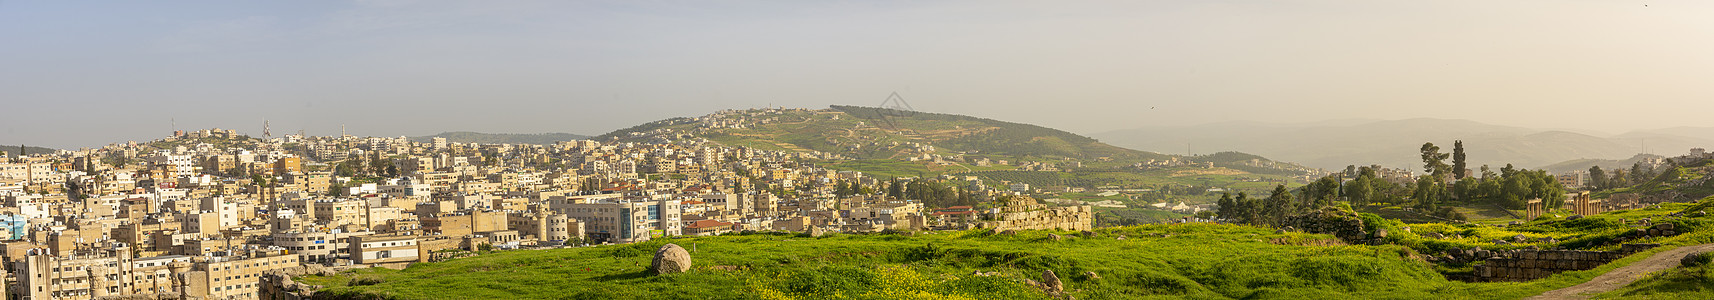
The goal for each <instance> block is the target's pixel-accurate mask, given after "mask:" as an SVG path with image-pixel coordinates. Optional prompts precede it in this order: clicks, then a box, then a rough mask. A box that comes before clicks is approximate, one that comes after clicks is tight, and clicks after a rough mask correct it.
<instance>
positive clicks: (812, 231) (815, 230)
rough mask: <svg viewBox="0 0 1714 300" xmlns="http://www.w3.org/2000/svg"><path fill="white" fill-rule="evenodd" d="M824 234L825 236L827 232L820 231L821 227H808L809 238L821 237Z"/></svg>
mask: <svg viewBox="0 0 1714 300" xmlns="http://www.w3.org/2000/svg"><path fill="white" fill-rule="evenodd" d="M825 234H827V230H825V229H821V227H819V226H810V227H809V236H811V237H821V236H822V235H825Z"/></svg>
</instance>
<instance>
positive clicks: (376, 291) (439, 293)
mask: <svg viewBox="0 0 1714 300" xmlns="http://www.w3.org/2000/svg"><path fill="white" fill-rule="evenodd" d="M1382 222H1384V221H1382ZM1397 225H1398V224H1393V225H1392V226H1397ZM1412 226H1418V227H1419V228H1420V227H1425V225H1421V224H1416V225H1412ZM1424 229H1428V230H1435V228H1424ZM1441 229H1447V228H1441ZM1463 230H1467V231H1470V233H1472V235H1476V236H1479V237H1486V236H1490V235H1500V234H1510V232H1486V231H1485V229H1477V228H1464V229H1463ZM1420 231H1421V230H1419V232H1420ZM1098 232H1099V233H1100V236H1099V237H1096V238H1077V237H1073V238H1067V240H1064V241H1051V240H1048V239H1047V238H1046V235H1047V234H1048V233H1052V232H1047V231H1026V232H1021V233H1019V234H1018V235H1016V236H1007V235H994V236H989V235H985V234H983V233H982V232H979V231H968V232H942V233H937V234H926V235H918V236H901V235H839V234H835V235H831V236H826V237H820V238H809V237H804V236H799V235H785V234H750V235H727V236H718V237H700V238H685V239H673V240H668V241H670V242H673V243H676V244H679V245H682V246H690V247H687V248H692V247H694V248H695V249H696V251H695V252H694V253H692V257H694V258H695V260H696V261H695V264H696V267H695V268H693V270H692V271H691V272H689V273H684V274H675V275H667V276H653V275H649V274H647V273H646V272H645V271H644V270H645V268H646V267H647V266H648V264H649V258H650V253H652V250H654V249H656V248H658V247H659V246H660V245H662V244H663V243H665V242H668V241H653V242H648V243H642V244H634V245H617V246H600V247H591V248H576V249H559V250H534V251H511V252H502V253H497V254H490V255H484V256H480V257H473V258H464V259H458V260H453V261H448V262H440V263H426V264H417V265H413V266H412V267H411V268H409V269H406V270H403V271H394V270H385V269H370V270H360V271H355V272H352V273H346V274H341V275H339V276H336V277H307V278H304V281H305V282H308V283H312V284H321V285H326V286H328V288H327V289H325V291H323V292H326V293H332V294H333V295H347V296H355V295H382V296H387V297H396V298H401V299H460V298H469V299H475V298H495V297H507V298H531V299H542V298H572V299H595V298H650V299H753V298H777V299H790V298H804V299H821V298H854V299H896V298H913V297H914V298H925V299H939V298H971V299H1042V298H1047V297H1048V296H1047V295H1045V294H1042V293H1039V292H1036V291H1035V290H1033V289H1031V288H1030V287H1029V286H1026V285H1024V284H1023V283H1021V281H1022V279H1032V280H1039V276H1040V274H1041V272H1042V270H1054V271H1055V272H1056V273H1058V274H1060V276H1061V279H1062V280H1064V281H1065V282H1066V286H1067V289H1068V290H1069V291H1070V292H1069V294H1070V295H1072V296H1075V297H1077V298H1078V299H1148V298H1163V297H1164V298H1197V299H1221V298H1244V299H1303V298H1315V299H1353V298H1366V299H1430V298H1454V299H1515V298H1521V297H1525V296H1529V295H1535V294H1539V293H1541V292H1543V291H1547V290H1550V289H1555V288H1561V287H1566V286H1570V285H1575V284H1577V283H1580V282H1582V281H1586V280H1588V279H1589V278H1592V277H1593V276H1595V275H1598V274H1600V273H1601V272H1603V271H1602V270H1610V269H1612V268H1616V267H1617V266H1618V265H1622V264H1610V265H1608V266H1604V267H1602V268H1601V269H1596V270H1593V271H1582V272H1567V273H1564V274H1561V275H1555V276H1554V277H1551V278H1548V279H1544V280H1538V281H1534V282H1528V283H1465V282H1456V281H1448V280H1446V279H1444V278H1443V277H1442V276H1441V275H1440V274H1438V273H1436V272H1435V266H1434V265H1431V264H1428V263H1425V262H1423V261H1421V260H1419V259H1416V258H1415V257H1418V254H1417V253H1419V251H1418V250H1417V249H1412V248H1407V247H1406V246H1399V245H1382V246H1299V245H1315V244H1324V243H1325V242H1324V241H1327V240H1331V239H1333V237H1331V236H1328V235H1316V234H1300V233H1286V234H1275V233H1274V232H1273V231H1272V230H1270V229H1266V228H1256V227H1248V226H1236V225H1214V224H1177V225H1142V226H1131V227H1119V228H1108V229H1102V230H1098ZM1060 234H1069V233H1067V232H1060ZM1540 234H1541V235H1553V234H1551V233H1540ZM1117 235H1126V236H1128V237H1129V239H1126V240H1117V239H1114V238H1113V237H1115V236H1117ZM1397 236H1409V235H1405V234H1400V235H1397ZM1477 239H1478V238H1471V242H1475V240H1477ZM1401 244H1405V245H1412V244H1413V243H1410V242H1409V241H1408V239H1407V240H1406V241H1403V242H1402V243H1401ZM1426 246H1427V245H1423V244H1422V243H1421V241H1418V243H1415V244H1414V245H1413V246H1412V247H1424V248H1426ZM1652 252H1654V251H1650V252H1649V253H1652ZM1641 257H1642V256H1633V257H1631V258H1627V259H1626V260H1629V261H1634V260H1636V259H1640V258H1641ZM1621 262H1622V263H1623V262H1626V261H1625V260H1622V261H1621ZM716 265H722V266H734V267H735V268H738V269H739V270H719V269H713V268H709V266H716ZM977 271H981V272H998V276H997V277H984V276H971V274H972V273H973V272H977ZM1089 272H1093V273H1094V274H1095V275H1096V276H1098V277H1099V278H1097V277H1096V276H1089V275H1086V274H1088V273H1089ZM354 278H366V279H368V281H371V282H373V284H367V285H359V286H349V285H347V284H348V283H351V282H353V281H352V279H354Z"/></svg>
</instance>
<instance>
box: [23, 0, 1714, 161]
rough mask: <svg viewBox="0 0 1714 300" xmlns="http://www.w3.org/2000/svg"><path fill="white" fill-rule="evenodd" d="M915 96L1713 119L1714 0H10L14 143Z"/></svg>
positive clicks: (522, 120) (1651, 122)
mask: <svg viewBox="0 0 1714 300" xmlns="http://www.w3.org/2000/svg"><path fill="white" fill-rule="evenodd" d="M1645 5H1647V6H1645ZM893 91H898V92H899V93H900V94H902V95H904V97H905V98H906V99H907V100H909V101H910V103H911V104H912V105H914V106H915V107H916V108H917V109H919V110H923V111H932V112H945V113H958V114H968V115H975V116H982V117H990V118H996V119H1002V120H1009V121H1016V122H1025V123H1034V124H1040V125H1045V126H1049V127H1056V128H1061V129H1066V130H1071V131H1075V132H1081V133H1094V132H1101V131H1107V130H1115V129H1124V128H1134V127H1142V126H1150V125H1162V124H1175V123H1208V122H1218V121H1232V120H1256V121H1266V122H1303V121H1316V120H1326V119H1349V118H1374V119H1401V118H1413V117H1436V118H1461V119H1471V120H1476V121H1481V122H1487V123H1495V124H1504V125H1517V126H1530V127H1568V128H1584V129H1594V130H1601V131H1606V132H1621V131H1626V130H1631V129H1640V128H1655V127H1671V126H1709V125H1711V124H1714V122H1711V121H1709V120H1710V118H1708V117H1707V116H1708V115H1709V112H1714V1H1567V0H1552V1H1421V0H1413V1H1374V0H1361V1H1161V2H1154V1H1117V2H1095V1H1030V2H1003V1H968V2H925V1H900V2H886V1H849V2H831V1H768V2H740V1H685V2H653V1H612V2H573V1H540V2H535V1H446V2H437V1H421V2H419V1H355V2H341V1H11V0H0V126H3V127H4V130H0V142H4V143H12V144H16V143H29V144H39V145H45V146H52V147H62V148H75V147H84V146H97V145H104V144H106V143H109V142H122V141H127V140H138V141H142V140H148V139H154V138H159V137H162V136H165V135H167V133H169V131H170V129H171V127H172V120H173V119H176V120H177V124H178V128H180V129H196V128H211V127H221V128H233V129H238V130H239V131H241V132H244V133H248V134H252V135H258V136H259V135H260V134H261V125H262V120H263V119H268V120H270V121H272V124H273V128H274V131H275V134H276V135H279V134H283V133H286V132H295V131H296V130H298V129H305V130H307V131H308V132H309V133H310V134H316V135H325V134H334V133H337V131H338V130H339V126H340V124H345V125H347V126H348V128H349V130H350V132H351V133H352V134H356V135H381V136H399V135H413V136H414V135H427V134H433V133H437V132H441V131H456V130H465V131H482V132H513V133H535V132H571V133H581V134H600V133H604V132H607V131H610V130H613V129H618V128H623V127H628V126H631V125H635V124H638V123H642V122H647V121H652V120H657V119H663V118H668V117H675V116H696V115H702V114H706V113H708V112H711V111H713V110H716V109H725V108H750V107H761V106H766V105H769V104H772V105H774V106H788V107H810V108H825V107H826V106H827V105H828V104H855V105H876V104H879V103H881V102H882V100H884V99H885V97H886V96H887V94H889V93H891V92H893ZM1151 107H1153V108H1154V109H1150V108H1151Z"/></svg>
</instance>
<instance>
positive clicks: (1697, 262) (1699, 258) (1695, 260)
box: [1678, 252, 1714, 267]
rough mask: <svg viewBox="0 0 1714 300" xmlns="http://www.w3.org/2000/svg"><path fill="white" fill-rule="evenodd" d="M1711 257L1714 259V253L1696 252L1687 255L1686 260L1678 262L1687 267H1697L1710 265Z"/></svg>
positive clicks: (1682, 259)
mask: <svg viewBox="0 0 1714 300" xmlns="http://www.w3.org/2000/svg"><path fill="white" fill-rule="evenodd" d="M1710 257H1714V253H1711V252H1696V253H1691V254H1688V255H1685V256H1684V258H1681V259H1679V260H1678V263H1679V264H1680V265H1683V266H1685V267H1696V266H1701V265H1706V264H1708V261H1709V258H1710Z"/></svg>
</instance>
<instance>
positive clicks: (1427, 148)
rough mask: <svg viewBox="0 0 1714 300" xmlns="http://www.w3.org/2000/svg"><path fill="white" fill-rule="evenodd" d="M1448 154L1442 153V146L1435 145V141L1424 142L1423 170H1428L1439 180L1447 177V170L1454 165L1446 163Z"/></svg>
mask: <svg viewBox="0 0 1714 300" xmlns="http://www.w3.org/2000/svg"><path fill="white" fill-rule="evenodd" d="M1447 156H1448V155H1447V154H1446V153H1440V146H1435V145H1434V143H1423V144H1422V164H1423V165H1422V168H1423V172H1428V173H1429V174H1430V175H1432V176H1434V178H1435V179H1437V180H1439V179H1444V178H1446V172H1447V171H1450V169H1452V166H1449V165H1446V157H1447Z"/></svg>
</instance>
